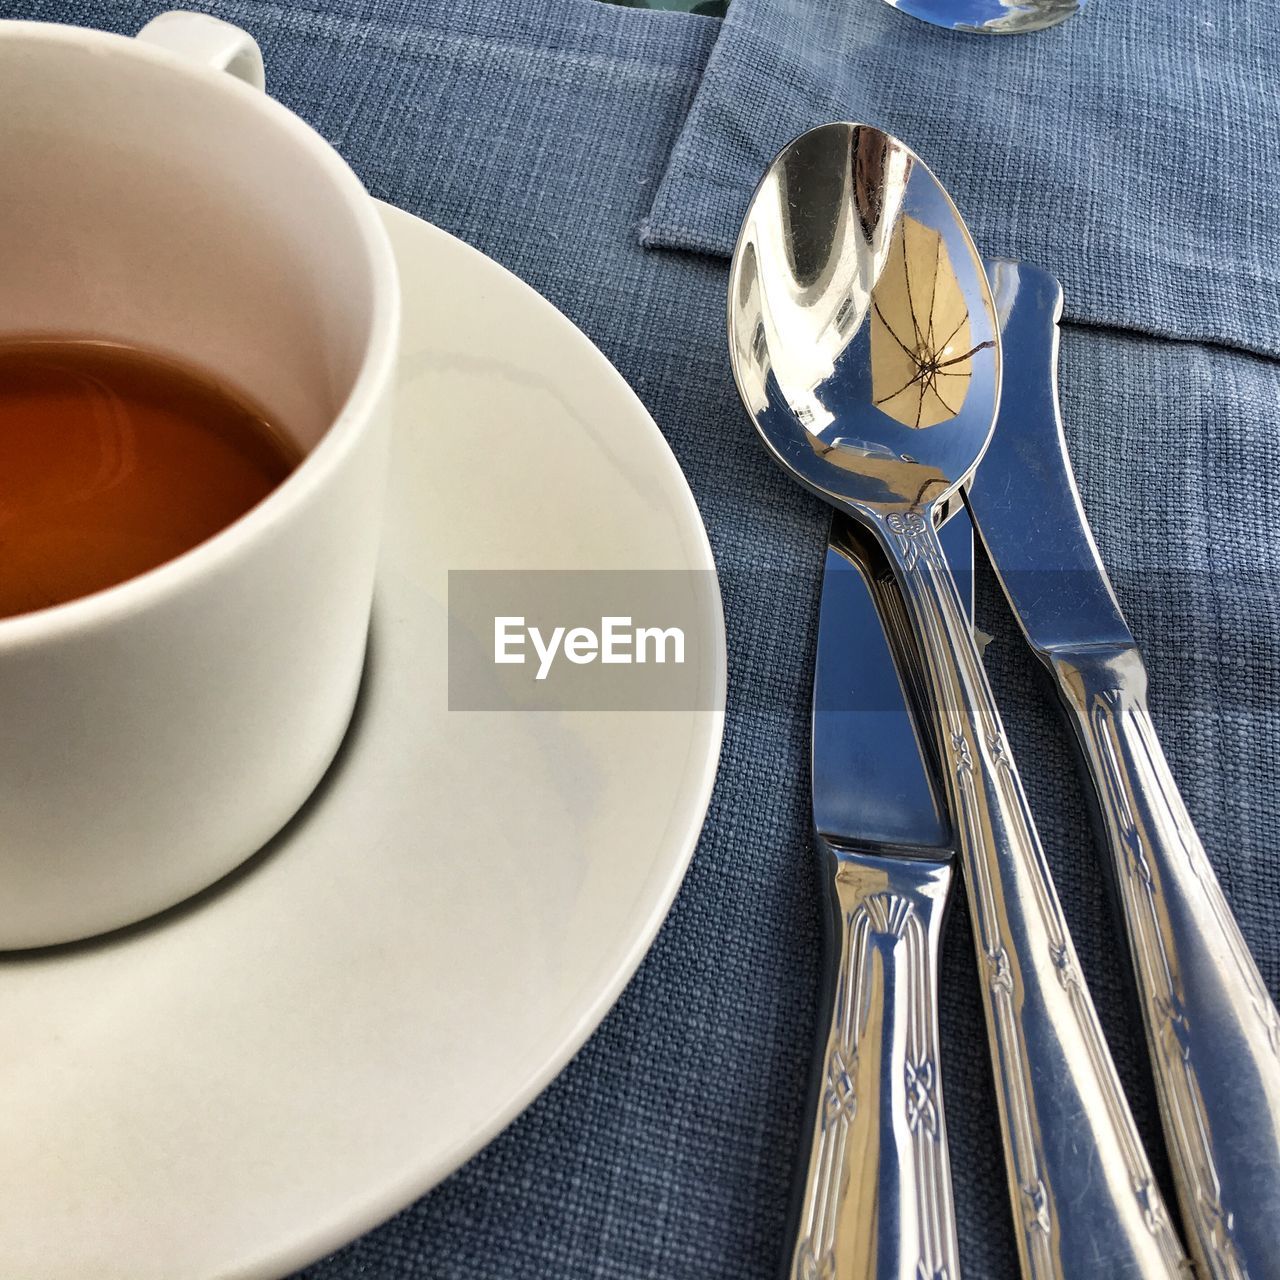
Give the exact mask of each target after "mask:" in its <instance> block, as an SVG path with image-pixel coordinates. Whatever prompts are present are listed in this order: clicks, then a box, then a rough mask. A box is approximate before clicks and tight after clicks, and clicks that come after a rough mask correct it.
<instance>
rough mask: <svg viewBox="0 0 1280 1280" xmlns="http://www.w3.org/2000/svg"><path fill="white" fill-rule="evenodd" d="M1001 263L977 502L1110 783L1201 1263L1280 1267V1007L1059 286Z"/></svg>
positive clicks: (1183, 1195)
mask: <svg viewBox="0 0 1280 1280" xmlns="http://www.w3.org/2000/svg"><path fill="white" fill-rule="evenodd" d="M987 272H988V278H989V279H990V281H991V284H992V290H993V293H994V295H995V298H996V306H997V311H998V312H999V315H1000V321H1001V336H1002V342H1003V346H1004V356H1005V390H1004V395H1003V397H1002V400H1001V410H1000V417H999V420H998V422H997V424H996V430H995V434H994V436H993V438H992V441H991V443H990V445H989V447H988V449H987V452H986V455H985V456H984V458H983V460H982V464H981V466H980V467H979V469H978V472H977V475H976V477H975V479H974V481H973V483H972V484H971V486H970V490H969V493H968V498H967V500H968V502H969V505H970V510H971V511H972V513H973V516H974V518H975V521H976V524H977V527H978V530H979V532H980V534H981V536H982V540H983V543H984V544H985V546H986V549H987V552H988V555H989V556H990V558H991V561H992V563H993V565H994V567H995V570H996V573H997V575H998V577H999V579H1000V582H1001V584H1002V586H1003V588H1004V592H1005V595H1006V596H1007V597H1008V600H1009V604H1010V606H1011V608H1012V609H1013V612H1014V614H1015V616H1016V617H1017V619H1018V622H1019V625H1020V626H1021V628H1022V630H1023V633H1024V634H1025V636H1026V638H1027V641H1028V643H1029V644H1030V646H1031V648H1032V649H1033V650H1034V651H1035V653H1036V654H1037V656H1038V657H1039V658H1040V659H1041V661H1042V662H1043V663H1044V664H1045V666H1046V667H1047V668H1048V670H1049V672H1050V674H1051V676H1052V678H1053V681H1054V685H1055V687H1056V689H1057V692H1058V695H1059V699H1060V701H1061V703H1062V705H1063V707H1064V709H1065V711H1066V713H1067V717H1068V720H1069V721H1070V723H1071V725H1072V727H1073V729H1074V736H1075V739H1076V743H1077V746H1078V747H1079V749H1080V755H1081V758H1082V761H1083V763H1084V765H1085V767H1086V769H1087V772H1088V774H1089V776H1090V778H1091V780H1092V782H1093V785H1094V787H1095V789H1096V792H1097V797H1098V803H1099V809H1100V813H1101V817H1102V826H1103V830H1104V833H1105V837H1106V844H1107V847H1108V849H1109V851H1110V853H1111V855H1112V856H1111V863H1112V870H1113V871H1114V873H1115V879H1116V885H1117V889H1118V897H1119V900H1120V905H1121V914H1122V917H1123V920H1124V924H1125V929H1126V933H1127V935H1128V941H1129V951H1130V956H1131V959H1132V962H1133V966H1134V971H1135V975H1136V978H1137V984H1136V985H1137V989H1138V995H1139V1003H1140V1004H1141V1006H1142V1013H1143V1021H1144V1024H1145V1028H1146V1036H1147V1046H1148V1050H1149V1053H1150V1056H1151V1061H1152V1066H1153V1069H1154V1074H1155V1080H1156V1086H1157V1094H1158V1096H1159V1101H1160V1111H1161V1119H1162V1122H1163V1125H1164V1132H1165V1138H1166V1141H1167V1145H1168V1148H1169V1155H1170V1162H1171V1164H1172V1166H1173V1173H1174V1181H1175V1184H1176V1187H1177V1192H1178V1201H1179V1207H1180V1210H1181V1215H1182V1219H1183V1224H1184V1226H1185V1228H1186V1233H1187V1236H1188V1238H1189V1242H1190V1245H1191V1251H1192V1254H1193V1256H1194V1258H1195V1261H1196V1264H1197V1268H1198V1274H1200V1275H1202V1276H1204V1277H1206V1278H1209V1280H1243V1278H1244V1277H1248V1280H1264V1278H1270V1280H1277V1278H1280V1251H1277V1250H1276V1247H1275V1240H1276V1230H1277V1227H1276V1224H1277V1223H1278V1222H1280V1019H1277V1016H1276V1010H1275V1006H1274V1005H1273V1004H1272V1001H1271V997H1270V994H1269V993H1268V991H1267V988H1266V984H1265V983H1264V982H1263V980H1262V977H1261V975H1260V974H1259V973H1258V969H1257V966H1256V965H1255V964H1254V961H1253V958H1252V957H1251V956H1250V954H1249V950H1248V947H1247V946H1246V944H1245V942H1244V939H1243V937H1242V936H1241V933H1240V930H1239V927H1238V926H1237V924H1236V922H1235V919H1234V917H1233V916H1232V914H1231V910H1230V907H1229V906H1228V904H1227V901H1226V898H1225V897H1224V895H1223V893H1222V890H1221V887H1220V886H1219V884H1218V881H1217V878H1216V877H1215V875H1214V872H1213V869H1212V867H1211V865H1210V863H1209V860H1208V858H1207V856H1206V855H1205V852H1204V848H1203V846H1202V845H1201V843H1200V840H1199V837H1198V836H1197V835H1196V832H1195V828H1194V827H1193V825H1192V822H1191V818H1190V815H1189V814H1188V813H1187V809H1186V806H1185V804H1184V803H1183V801H1182V797H1181V795H1180V794H1179V792H1178V788H1177V784H1176V783H1175V781H1174V779H1173V775H1172V773H1171V772H1170V770H1169V767H1168V764H1167V762H1166V760H1165V757H1164V753H1163V751H1162V749H1161V747H1160V742H1159V739H1158V738H1157V736H1156V732H1155V727H1154V725H1153V723H1152V720H1151V715H1150V712H1149V710H1148V706H1147V696H1146V692H1147V673H1146V668H1145V666H1144V664H1143V660H1142V656H1141V654H1140V652H1139V650H1138V647H1137V645H1136V643H1135V642H1134V638H1133V634H1132V632H1131V631H1130V629H1129V627H1128V624H1127V623H1126V622H1125V619H1124V615H1123V613H1122V612H1121V610H1120V606H1119V603H1118V602H1117V599H1116V595H1115V591H1114V589H1113V588H1112V585H1111V582H1110V579H1109V578H1108V576H1107V573H1106V570H1105V568H1104V567H1103V564H1102V560H1101V558H1100V556H1099V554H1098V549H1097V546H1096V544H1095V542H1094V538H1093V533H1092V531H1091V529H1090V527H1089V522H1088V520H1087V518H1086V516H1085V512H1084V508H1083V505H1082V503H1081V501H1080V495H1079V492H1078V490H1077V487H1076V481H1075V475H1074V472H1073V470H1072V467H1071V460H1070V456H1069V454H1068V451H1067V446H1066V439H1065V435H1064V432H1063V428H1062V421H1061V414H1060V412H1059V408H1058V396H1057V363H1058V320H1059V318H1060V316H1061V312H1062V290H1061V287H1060V285H1059V284H1058V282H1057V280H1055V279H1054V278H1053V277H1052V276H1051V275H1049V274H1048V273H1047V272H1045V271H1041V270H1039V269H1038V268H1034V267H1030V266H1028V265H1026V264H1018V263H1013V262H1007V261H996V262H990V263H988V264H987Z"/></svg>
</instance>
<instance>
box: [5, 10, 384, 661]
mask: <svg viewBox="0 0 1280 1280" xmlns="http://www.w3.org/2000/svg"><path fill="white" fill-rule="evenodd" d="M21 39H28V40H30V41H31V42H32V43H43V44H45V45H47V46H50V47H54V48H56V47H59V46H62V47H84V46H85V45H86V44H94V45H97V46H99V47H100V48H103V49H108V50H111V51H114V52H115V53H118V54H121V55H123V56H126V57H129V58H132V59H140V60H142V61H145V62H150V63H153V64H155V65H158V66H163V67H166V68H167V69H169V70H171V71H174V72H176V73H178V74H179V75H181V76H184V77H192V76H194V77H197V78H200V77H203V78H205V79H206V80H208V81H210V82H212V83H216V84H218V85H219V86H220V91H221V92H225V93H230V94H235V95H240V96H241V97H243V99H244V100H245V102H246V103H248V104H251V105H252V106H253V109H254V110H257V111H260V112H262V113H264V114H265V115H266V116H267V118H268V119H269V120H271V121H272V122H273V123H274V125H275V126H276V127H278V128H280V129H282V130H283V131H284V132H285V133H286V134H287V135H289V136H290V137H292V138H293V139H295V140H296V141H297V143H298V144H299V145H300V146H301V147H302V148H304V149H305V150H306V151H307V152H308V153H309V154H310V155H311V156H312V157H313V158H314V160H315V162H316V163H317V164H318V165H319V166H320V168H321V169H322V171H323V172H324V173H325V175H326V177H327V178H328V179H329V180H330V181H331V183H332V185H333V186H334V188H335V189H336V191H337V194H338V195H339V196H341V197H343V198H344V199H345V202H346V203H347V204H348V205H349V206H350V208H351V211H352V214H353V216H354V219H355V224H356V231H357V235H358V239H359V242H360V247H361V250H362V252H363V254H364V257H365V261H366V264H367V266H368V270H369V275H370V278H371V280H372V284H373V290H372V297H373V305H372V308H371V319H370V323H369V328H368V332H367V334H366V336H365V342H364V351H363V355H362V356H361V358H360V364H359V367H358V369H357V372H356V375H355V377H354V379H353V380H352V383H351V388H350V391H349V392H348V394H347V397H346V399H345V400H344V401H343V403H342V404H341V405H340V406H339V408H338V410H337V412H336V413H335V414H334V417H333V421H332V422H331V423H330V424H329V426H328V427H327V428H326V430H325V432H324V434H323V435H322V436H321V437H320V439H319V440H318V441H317V442H316V444H315V445H314V446H313V447H312V448H311V449H309V450H308V451H307V453H306V456H305V457H304V458H303V459H302V461H301V462H300V463H299V464H298V466H297V467H295V468H294V470H293V471H292V472H291V473H290V475H289V476H287V477H286V478H285V479H284V480H283V481H282V482H281V483H280V484H279V485H277V486H276V487H275V489H273V490H272V491H271V492H270V493H269V494H267V495H266V497H264V498H263V499H262V500H261V501H260V502H258V503H257V504H256V505H255V506H253V507H251V508H250V509H249V510H248V511H246V512H244V513H243V514H242V515H240V516H238V517H237V518H236V519H235V520H233V521H232V522H231V523H230V524H229V525H226V526H225V527H224V528H222V529H219V530H218V532H217V533H215V534H213V535H211V536H210V537H208V538H206V539H204V541H202V542H199V543H197V544H196V545H195V546H194V547H191V548H189V549H188V550H186V551H184V552H182V553H181V554H180V555H178V556H175V557H174V558H173V559H172V560H166V561H165V562H164V563H163V564H159V565H157V566H156V567H155V568H153V569H148V570H147V571H146V572H145V573H140V574H138V575H136V576H135V577H132V578H126V579H125V580H124V581H123V582H118V583H116V584H115V585H114V586H110V587H104V588H102V589H101V590H100V591H95V592H92V593H91V594H89V595H84V596H78V597H76V598H75V599H74V600H67V601H64V602H63V603H61V604H55V605H49V606H48V607H46V608H43V609H36V610H33V611H31V612H29V613H19V614H14V615H12V616H10V617H7V618H0V653H3V652H4V651H6V650H12V649H16V648H20V647H27V646H29V645H31V644H33V643H37V642H42V641H46V640H49V639H56V638H58V637H60V636H65V635H68V634H71V633H74V632H79V631H84V630H87V629H89V628H92V627H94V626H96V625H99V624H102V623H107V622H112V621H117V620H120V619H123V618H125V617H128V616H129V615H131V614H134V613H138V612H140V611H142V610H143V609H145V608H147V607H148V606H150V605H151V604H153V603H155V602H157V601H163V600H164V599H165V598H167V597H169V596H172V595H174V594H175V593H177V592H178V591H180V590H181V589H182V588H183V587H184V585H186V584H187V583H189V582H191V581H192V580H193V579H195V578H199V577H201V576H204V575H205V574H208V573H212V572H216V570H217V569H218V567H219V566H220V565H222V564H224V563H226V562H228V561H230V560H232V559H234V558H235V557H236V556H237V555H239V554H240V553H241V552H242V551H244V550H245V548H246V547H247V546H248V545H249V544H251V543H253V542H255V541H257V540H258V539H259V538H260V537H262V536H263V535H264V534H265V533H266V532H267V531H268V530H269V529H270V528H271V527H272V526H273V525H276V524H278V523H279V522H280V521H281V520H282V519H284V518H285V517H286V516H287V514H288V512H289V511H290V510H292V509H293V508H295V507H297V506H298V505H300V504H303V503H305V502H306V501H307V498H308V496H309V495H310V494H311V493H313V492H314V490H315V489H316V488H318V487H319V486H320V485H322V484H323V483H324V482H325V480H326V478H327V477H328V476H329V475H331V474H332V473H333V471H335V470H336V469H338V468H339V467H341V466H342V464H343V462H344V460H345V458H346V456H347V455H348V454H349V453H350V452H351V450H352V448H353V447H354V445H355V443H356V442H357V441H358V440H359V439H360V437H361V435H362V433H363V430H364V429H365V427H366V426H367V425H368V424H369V423H370V422H371V420H372V417H373V411H374V409H375V406H376V402H377V400H378V398H379V397H380V396H381V395H383V394H385V393H387V391H388V390H389V388H390V385H391V380H392V377H393V375H394V366H395V359H396V342H397V338H398V335H399V328H400V284H399V276H398V273H397V270H396V263H395V256H394V253H393V251H392V248H391V241H390V239H389V238H388V236H387V233H386V229H385V228H384V227H383V225H382V220H381V218H380V217H379V216H378V211H377V206H376V205H375V204H374V201H373V198H372V197H371V196H370V195H369V193H368V192H367V191H366V190H365V188H364V186H363V184H362V183H361V181H360V179H359V178H358V177H357V176H356V174H355V172H354V170H352V168H351V166H350V165H349V164H348V163H347V162H346V161H345V160H344V159H343V158H342V156H341V155H340V154H339V153H338V152H337V150H336V149H335V148H334V147H333V146H332V145H331V144H330V143H329V142H328V141H326V140H325V139H324V138H323V137H322V136H321V135H320V134H319V133H317V132H316V130H314V129H313V128H312V127H311V126H310V125H309V124H307V123H306V122H305V121H304V120H302V119H301V118H300V117H299V116H297V115H295V114H294V113H293V112H292V111H290V110H289V109H288V108H287V107H285V106H283V105H282V104H281V103H279V102H277V101H276V100H275V99H274V98H271V97H269V96H268V95H267V94H266V93H264V92H262V90H260V89H256V88H253V87H251V86H250V85H247V84H245V83H244V82H243V81H241V80H239V79H237V78H236V77H235V76H232V75H229V74H228V73H227V72H225V71H221V70H217V69H215V68H212V67H205V66H202V65H201V64H200V63H198V62H196V61H194V60H193V59H190V58H187V57H184V56H183V55H182V54H178V53H174V52H172V51H170V50H168V49H165V48H163V47H161V46H159V45H155V44H150V43H147V42H145V41H142V40H137V39H134V38H133V37H132V36H124V35H118V34H116V33H114V32H108V31H98V30H95V29H93V28H91V27H75V26H68V25H63V24H60V23H52V22H30V21H25V20H21V21H18V20H5V21H0V42H7V41H9V40H21ZM2 127H3V125H0V128H2Z"/></svg>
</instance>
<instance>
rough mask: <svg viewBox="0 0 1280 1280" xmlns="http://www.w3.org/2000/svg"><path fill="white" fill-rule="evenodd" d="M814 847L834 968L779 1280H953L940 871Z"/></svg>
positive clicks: (943, 870)
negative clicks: (790, 1245)
mask: <svg viewBox="0 0 1280 1280" xmlns="http://www.w3.org/2000/svg"><path fill="white" fill-rule="evenodd" d="M818 848H819V852H820V854H821V856H822V858H823V861H824V864H825V865H824V873H825V882H826V890H827V906H828V930H827V935H828V946H829V948H830V950H831V951H832V952H834V953H835V955H834V960H835V963H834V965H833V966H830V967H829V970H828V978H829V982H828V991H829V1008H828V1027H827V1030H826V1037H825V1044H824V1046H823V1049H822V1053H821V1057H820V1059H819V1078H818V1080H817V1082H816V1087H815V1089H814V1090H813V1098H814V1102H813V1111H814V1115H813V1137H812V1142H811V1145H810V1148H809V1152H808V1167H807V1171H806V1173H805V1178H804V1184H803V1193H802V1200H801V1203H800V1207H799V1222H798V1227H797V1232H796V1242H795V1248H794V1250H793V1252H792V1255H791V1257H790V1259H789V1262H788V1268H787V1276H788V1280H819V1278H825V1277H831V1278H832V1280H920V1277H922V1276H924V1277H928V1280H936V1278H938V1277H941V1278H942V1280H958V1277H959V1274H960V1273H959V1264H958V1262H957V1254H956V1232H955V1209H954V1206H953V1204H952V1200H951V1167H950V1165H949V1163H948V1160H947V1134H946V1126H945V1124H944V1122H943V1115H942V1088H941V1080H940V1078H939V1072H938V942H939V938H940V936H941V932H942V916H943V910H944V907H945V905H946V898H947V890H948V888H949V887H950V884H951V866H950V864H949V863H946V862H938V861H936V860H929V861H925V860H923V859H915V858H902V857H891V856H886V855H884V854H876V855H875V856H873V857H867V858H862V857H859V856H858V855H857V854H854V853H850V852H847V851H844V850H836V849H833V848H832V847H831V846H830V845H829V844H827V842H826V841H825V840H822V839H821V838H819V840H818Z"/></svg>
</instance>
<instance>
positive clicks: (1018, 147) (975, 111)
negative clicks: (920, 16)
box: [644, 0, 1280, 355]
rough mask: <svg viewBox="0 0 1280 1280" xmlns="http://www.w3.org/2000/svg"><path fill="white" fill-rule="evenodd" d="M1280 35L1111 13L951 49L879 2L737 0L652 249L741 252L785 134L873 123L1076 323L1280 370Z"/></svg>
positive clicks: (1143, 11) (1274, 30)
mask: <svg viewBox="0 0 1280 1280" xmlns="http://www.w3.org/2000/svg"><path fill="white" fill-rule="evenodd" d="M1278 67H1280V24H1277V22H1276V15H1275V12H1274V11H1273V10H1271V9H1269V8H1268V7H1267V6H1263V5H1258V4H1254V3H1251V2H1250V0H1180V3H1178V4H1151V3H1149V2H1148V3H1143V2H1141V0H1107V3H1102V4H1098V5H1097V6H1096V8H1094V9H1092V10H1091V9H1089V8H1088V7H1086V9H1085V10H1084V11H1083V12H1082V13H1081V14H1080V15H1079V16H1077V17H1075V18H1073V19H1072V20H1071V21H1069V22H1067V23H1065V24H1064V25H1062V26H1060V27H1055V28H1053V29H1052V30H1049V31H1045V32H1040V33H1038V34H1036V35H1033V36H1022V37H1016V38H1011V37H1003V38H999V37H990V36H958V35H956V34H955V33H953V32H949V31H943V30H941V29H939V28H936V27H931V26H928V25H926V24H925V23H922V22H918V21H914V20H911V19H908V18H906V17H905V16H904V15H903V14H901V13H898V12H896V11H895V10H893V9H891V8H890V7H889V6H888V5H886V4H883V3H880V2H879V0H734V3H733V4H732V5H731V6H730V9H729V13H728V17H727V18H726V20H725V27H724V33H723V35H722V36H721V38H720V39H719V41H718V42H717V43H716V47H715V50H714V52H713V53H712V55H711V59H710V61H709V62H708V64H707V69H706V73H705V74H704V76H703V79H702V85H701V88H700V90H699V93H698V97H697V100H696V102H695V103H694V106H693V110H692V111H691V113H690V115H689V118H688V121H687V122H686V124H685V127H684V130H683V131H682V132H681V135H680V139H679V141H678V142H677V143H676V146H675V149H674V151H673V153H672V156H671V161H670V164H669V165H668V167H667V170H666V173H665V175H664V177H663V181H662V185H661V187H660V189H659V191H658V193H657V198H656V200H655V201H654V205H653V209H652V211H651V212H650V215H649V217H648V219H647V220H646V222H645V226H644V238H645V243H646V244H650V245H655V246H662V245H665V246H671V247H676V248H686V249H699V250H705V251H708V252H711V253H718V254H728V253H729V252H730V250H731V249H732V246H733V241H734V239H735V237H736V235H737V229H738V225H739V223H740V222H741V220H742V215H743V214H744V213H745V212H746V204H747V199H748V197H749V196H750V193H751V191H752V190H753V189H754V187H755V184H756V182H757V181H758V180H759V177H760V174H761V173H762V172H763V170H764V167H765V166H766V165H767V164H768V162H769V160H770V159H771V158H772V157H773V156H774V155H775V154H776V153H777V151H778V149H779V148H780V147H781V146H782V145H783V143H785V142H786V141H787V140H788V139H789V138H792V137H794V136H795V135H796V134H798V133H801V132H803V131H804V130H805V129H807V128H810V127H811V126H813V125H815V124H819V123H821V122H822V121H824V120H832V119H850V120H861V121H865V122H866V123H868V124H875V125H878V126H879V127H881V128H883V129H888V130H889V131H890V132H891V133H895V134H897V135H898V136H899V137H901V138H903V139H905V140H907V141H908V142H909V144H910V145H911V146H912V147H913V148H914V149H915V150H916V151H917V152H918V153H919V154H920V156H921V157H922V158H923V159H924V160H925V162H926V163H927V164H929V165H930V167H931V168H933V170H934V171H935V172H936V173H937V175H938V176H939V177H940V178H941V179H942V181H943V183H944V184H945V185H946V186H947V188H948V189H949V190H950V192H951V194H952V196H953V197H954V198H955V200H956V203H957V204H958V206H959V208H960V210H961V212H962V213H963V214H964V215H965V217H966V219H967V220H968V222H969V224H970V228H971V229H972V231H973V233H974V235H975V237H976V239H977V241H978V243H979V245H981V247H982V251H983V252H984V253H986V254H988V255H991V256H1006V257H1022V258H1026V259H1027V260H1028V261H1031V262H1036V263H1038V264H1039V265H1040V266H1043V267H1045V268H1047V269H1048V270H1050V271H1053V272H1054V274H1055V275H1057V276H1058V277H1059V278H1060V279H1061V280H1062V283H1063V286H1064V288H1065V290H1066V315H1067V317H1068V319H1075V320H1081V321H1087V322H1089V323H1093V324H1110V325H1119V326H1122V327H1125V328H1131V329H1137V330H1141V331H1144V332H1147V333H1155V334H1164V335H1168V336H1170V337H1175V338H1195V339H1201V340H1204V341H1209V342H1220V343H1225V344H1227V345H1230V346H1238V347H1242V348H1244V349H1246V350H1250V351H1257V352H1261V353H1263V354H1266V355H1277V354H1280V270H1277V261H1276V259H1277V250H1278V249H1280V201H1277V200H1276V179H1275V165H1276V156H1277V155H1280V109H1278V108H1277V68H1278Z"/></svg>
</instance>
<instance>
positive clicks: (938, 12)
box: [886, 0, 1084, 36]
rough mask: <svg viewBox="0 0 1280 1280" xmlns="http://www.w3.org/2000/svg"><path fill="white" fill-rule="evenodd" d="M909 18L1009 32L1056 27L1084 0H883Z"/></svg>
mask: <svg viewBox="0 0 1280 1280" xmlns="http://www.w3.org/2000/svg"><path fill="white" fill-rule="evenodd" d="M886 3H887V4H890V5H892V6H893V8H895V9H901V10H902V12H903V13H909V14H910V15H911V16H912V17H913V18H919V19H920V20H921V21H922V22H928V23H929V24H931V25H932V26H935V27H945V28H946V29H947V30H948V31H965V32H969V33H972V34H978V35H984V36H1013V35H1019V34H1021V33H1022V32H1024V31H1043V30H1044V29H1045V28H1046V27H1056V26H1057V25H1058V23H1060V22H1066V20H1067V19H1068V18H1070V17H1072V16H1073V15H1074V14H1077V13H1079V12H1080V10H1081V9H1082V8H1084V0H886Z"/></svg>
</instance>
